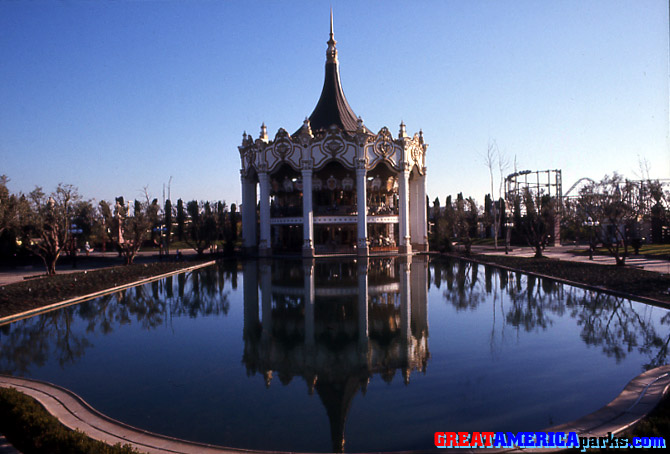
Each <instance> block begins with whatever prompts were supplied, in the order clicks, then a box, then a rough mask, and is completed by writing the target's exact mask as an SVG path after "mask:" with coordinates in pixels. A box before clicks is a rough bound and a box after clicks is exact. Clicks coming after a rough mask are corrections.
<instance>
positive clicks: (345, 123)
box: [309, 11, 358, 134]
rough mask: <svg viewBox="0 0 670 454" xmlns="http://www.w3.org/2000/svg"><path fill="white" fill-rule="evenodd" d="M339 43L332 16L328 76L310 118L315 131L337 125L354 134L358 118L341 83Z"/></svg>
mask: <svg viewBox="0 0 670 454" xmlns="http://www.w3.org/2000/svg"><path fill="white" fill-rule="evenodd" d="M336 43H337V41H335V39H334V38H333V16H332V11H331V16H330V39H329V40H328V50H327V51H326V57H327V58H326V76H325V79H324V81H323V90H321V97H320V98H319V102H318V103H317V104H316V107H315V108H314V111H313V112H312V114H311V115H310V116H309V122H310V126H311V127H312V130H313V131H316V130H319V129H328V128H329V127H330V126H332V125H335V126H337V127H339V128H340V129H343V130H344V131H346V132H348V133H350V134H353V133H355V132H356V129H357V128H358V117H357V116H356V114H355V113H354V111H353V110H352V108H351V106H349V103H348V102H347V98H346V97H345V96H344V91H342V84H341V82H340V69H339V64H338V61H337V49H336V48H335V44H336Z"/></svg>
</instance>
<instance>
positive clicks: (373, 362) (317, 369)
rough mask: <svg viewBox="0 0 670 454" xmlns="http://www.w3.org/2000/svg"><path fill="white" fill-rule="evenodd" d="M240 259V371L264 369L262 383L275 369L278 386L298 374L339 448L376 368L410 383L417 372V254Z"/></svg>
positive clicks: (422, 287) (422, 326) (422, 307)
mask: <svg viewBox="0 0 670 454" xmlns="http://www.w3.org/2000/svg"><path fill="white" fill-rule="evenodd" d="M244 266H245V270H244V276H245V279H244V339H245V351H244V359H243V361H244V363H245V364H246V366H247V372H248V373H249V374H250V375H253V374H255V373H261V374H263V375H264V376H265V383H266V386H268V387H269V386H270V384H271V382H272V378H273V376H274V375H277V376H278V377H279V380H280V381H281V382H282V384H285V385H286V384H288V383H289V382H290V381H291V380H292V379H293V378H294V377H296V376H299V377H302V378H303V379H304V380H305V382H306V383H307V386H308V391H309V393H310V394H312V393H314V391H316V393H317V394H318V396H319V397H320V399H321V401H322V402H323V405H324V406H325V407H326V412H327V414H328V418H329V420H330V428H331V440H332V449H333V450H334V451H335V452H342V451H343V449H344V427H345V422H346V417H347V413H348V411H349V407H350V406H351V402H352V400H353V398H354V396H355V395H356V392H357V391H358V390H359V389H360V390H361V391H362V393H363V394H364V393H365V392H366V389H367V385H368V383H369V381H370V378H371V377H372V376H373V375H374V374H379V375H380V376H381V378H382V379H383V380H385V381H387V382H391V381H392V380H393V377H394V376H395V374H396V371H397V370H400V371H401V373H402V376H403V380H404V383H405V384H409V381H410V373H411V372H412V371H424V372H425V369H426V363H427V361H428V357H429V353H428V319H427V314H426V304H427V299H426V298H427V263H426V261H425V259H424V258H421V257H413V258H412V257H409V258H407V259H397V260H396V259H392V258H387V259H370V260H369V261H368V260H360V259H359V260H358V261H357V262H356V261H353V260H352V261H351V262H342V261H337V262H328V261H323V262H322V261H318V262H315V261H314V260H305V261H303V262H302V266H293V267H291V266H287V265H286V263H285V262H269V261H268V262H260V266H259V267H257V266H258V264H257V262H247V263H245V265H244ZM258 268H260V279H259V275H258ZM258 284H260V289H261V304H260V306H261V316H260V319H259V295H258V288H259V285H258Z"/></svg>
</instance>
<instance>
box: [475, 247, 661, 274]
mask: <svg viewBox="0 0 670 454" xmlns="http://www.w3.org/2000/svg"><path fill="white" fill-rule="evenodd" d="M576 248H577V247H576V246H555V247H548V248H546V249H545V250H544V255H545V256H546V257H549V258H552V259H559V260H568V261H572V262H591V263H597V264H600V265H615V261H614V257H611V256H608V255H594V256H593V260H589V256H588V255H577V254H575V253H574V252H573V251H574V250H575V249H576ZM472 252H476V253H478V254H485V255H505V246H504V245H502V246H498V250H495V249H494V247H493V246H488V245H487V246H478V245H477V246H472ZM509 255H511V256H513V257H533V256H534V255H535V251H534V249H533V248H530V247H515V248H513V249H511V250H510V252H509ZM626 265H627V266H634V267H637V268H642V269H644V270H646V271H655V272H657V273H665V274H670V261H668V260H661V259H651V258H647V257H644V256H641V255H632V256H629V257H628V258H627V259H626Z"/></svg>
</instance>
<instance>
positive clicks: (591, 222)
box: [584, 216, 599, 260]
mask: <svg viewBox="0 0 670 454" xmlns="http://www.w3.org/2000/svg"><path fill="white" fill-rule="evenodd" d="M598 224H599V222H598V221H594V220H593V218H592V217H591V216H589V217H588V219H587V220H586V221H584V226H585V227H588V228H589V260H593V249H594V244H593V230H594V228H595V227H596V226H597V225H598Z"/></svg>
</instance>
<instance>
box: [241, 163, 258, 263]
mask: <svg viewBox="0 0 670 454" xmlns="http://www.w3.org/2000/svg"><path fill="white" fill-rule="evenodd" d="M241 180H242V246H243V247H244V248H245V249H247V250H248V249H250V248H253V247H254V246H256V182H255V181H253V179H251V178H248V177H245V176H244V175H242V177H241Z"/></svg>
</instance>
